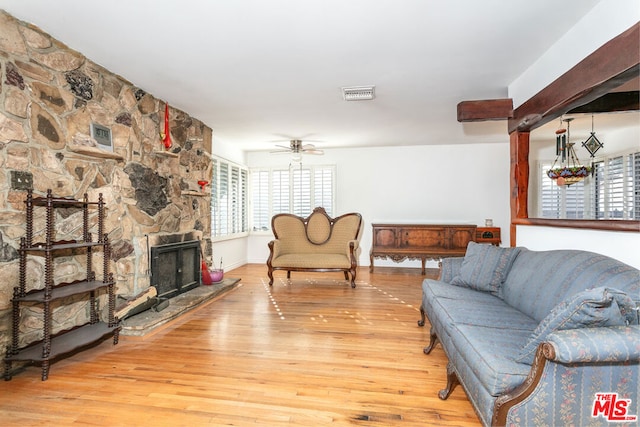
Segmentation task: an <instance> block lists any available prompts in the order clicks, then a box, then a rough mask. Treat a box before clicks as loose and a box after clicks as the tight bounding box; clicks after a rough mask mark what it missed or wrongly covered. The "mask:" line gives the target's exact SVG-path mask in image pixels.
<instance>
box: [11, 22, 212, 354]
mask: <svg viewBox="0 0 640 427" xmlns="http://www.w3.org/2000/svg"><path fill="white" fill-rule="evenodd" d="M114 48H117V47H114ZM139 83H140V84H141V86H135V85H134V84H132V83H130V82H128V81H126V80H124V79H123V78H122V77H120V76H118V75H116V74H114V73H112V72H110V71H109V70H106V69H104V68H103V67H101V66H100V65H98V64H96V63H94V62H92V61H91V60H90V59H88V58H86V57H84V56H83V55H82V54H80V53H78V52H76V51H74V50H72V49H70V48H68V47H67V46H65V45H64V44H62V43H61V42H59V41H57V40H55V39H53V38H52V37H51V36H49V35H48V34H46V33H44V32H43V31H42V30H40V29H39V28H37V27H34V26H32V25H30V24H26V23H24V22H21V21H18V20H16V19H14V18H13V17H12V16H10V15H8V14H6V13H5V12H4V11H1V10H0V278H1V279H2V280H0V349H1V350H2V351H4V348H5V347H6V345H7V343H8V340H9V338H10V336H11V334H10V331H11V297H12V294H13V287H14V286H16V285H17V284H18V252H17V249H18V247H19V242H20V238H21V237H23V236H24V234H25V224H24V222H25V205H24V200H25V196H26V190H27V189H33V191H34V194H35V195H44V194H45V193H46V190H47V189H48V188H51V189H52V191H53V194H54V196H56V197H74V198H78V199H82V197H83V195H84V194H85V193H87V194H88V197H89V200H90V201H97V199H98V194H99V193H102V194H103V197H104V200H105V205H106V220H105V231H106V232H108V235H109V239H110V241H111V242H112V254H111V261H110V270H111V272H112V273H114V277H115V279H116V282H117V291H116V292H117V294H118V295H121V296H124V297H129V296H132V295H135V294H138V293H140V292H142V291H144V290H145V289H146V288H148V287H149V271H148V269H149V259H148V254H149V248H148V245H149V244H154V243H157V242H159V241H163V240H165V238H169V240H178V241H180V240H183V239H185V238H188V239H192V238H194V237H195V238H198V239H202V240H203V243H204V245H203V246H204V248H205V253H206V254H209V256H210V251H211V243H210V235H211V233H210V198H209V196H210V191H209V187H205V188H204V190H202V189H201V188H200V186H199V185H198V183H197V182H198V180H201V179H204V180H206V181H209V180H210V178H209V177H210V176H211V167H212V162H211V157H210V153H211V140H212V132H211V129H210V128H209V127H207V126H206V125H205V124H204V123H202V122H200V121H199V120H197V119H196V118H194V117H191V116H189V115H188V114H187V113H185V112H183V111H179V110H177V109H175V108H169V117H170V128H171V133H170V135H171V139H172V142H173V145H172V147H171V148H170V149H169V150H165V149H164V146H163V145H162V142H161V136H160V134H161V131H162V130H163V129H164V108H165V101H163V100H159V99H156V98H155V97H154V96H153V95H152V94H150V93H147V92H145V90H144V87H143V85H144V82H139ZM92 122H94V123H97V124H100V125H102V126H106V127H108V128H110V129H111V133H112V139H113V151H112V152H110V151H105V150H102V149H100V148H97V146H95V141H93V140H92V139H91V137H90V124H91V123H92ZM34 213H35V216H34V223H35V224H34V233H35V236H36V238H35V239H34V241H38V240H42V239H41V238H40V237H41V236H42V233H43V232H44V210H43V209H42V210H41V211H39V210H38V208H36V210H35V211H34ZM96 220H97V217H96V216H95V215H92V217H91V221H92V224H94V225H95V222H96ZM81 221H82V215H81V214H79V213H78V212H73V211H61V212H58V213H57V216H56V218H55V222H56V234H57V239H65V238H81V232H80V235H78V234H77V233H78V230H81V229H82V227H81ZM91 231H92V232H93V233H94V236H95V233H96V232H97V229H96V227H94V228H92V229H91ZM95 256H96V259H95V262H94V266H95V267H96V273H97V275H98V277H101V269H102V267H101V266H102V262H101V256H102V253H101V252H100V253H98V254H96V255H95ZM84 264H85V261H84V256H82V255H78V256H74V255H73V254H70V255H69V256H64V257H59V258H56V261H55V272H56V281H57V282H69V281H73V280H78V279H82V278H83V277H84V274H85V272H84ZM43 265H44V261H43V260H41V259H38V258H34V257H30V258H29V263H28V274H27V276H28V278H27V280H28V287H29V288H37V287H42V278H43V275H44V271H43ZM39 314H40V312H39V309H38V307H34V308H33V309H27V310H24V312H23V313H22V314H21V316H22V321H21V325H22V326H21V328H24V329H25V330H24V331H23V332H24V333H26V334H27V336H31V338H33V337H37V335H38V333H39V328H40V327H41V325H42V316H41V315H39ZM85 319H88V306H87V305H86V303H84V302H83V301H78V302H77V303H74V302H73V301H65V302H64V303H62V304H58V305H57V306H56V307H55V308H54V330H62V329H67V328H69V327H71V326H73V325H74V324H76V323H77V322H79V321H83V320H85Z"/></svg>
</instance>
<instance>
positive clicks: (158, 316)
mask: <svg viewBox="0 0 640 427" xmlns="http://www.w3.org/2000/svg"><path fill="white" fill-rule="evenodd" d="M239 282H240V279H234V278H225V279H223V280H222V282H220V283H216V284H213V285H210V286H204V285H203V286H199V287H197V288H195V289H192V290H190V291H187V292H185V293H183V294H180V295H177V296H176V297H174V298H171V299H170V300H168V301H169V306H168V307H167V308H165V309H164V310H161V311H154V310H153V309H152V310H147V311H144V312H142V313H140V314H137V315H135V316H132V317H129V318H127V319H125V320H124V321H123V322H122V330H121V332H120V335H128V336H138V337H140V336H145V335H147V334H149V333H151V332H153V331H155V330H157V329H158V328H159V327H161V326H163V325H165V324H167V323H168V322H170V321H172V320H174V319H177V318H178V317H179V316H182V315H184V314H186V313H188V312H189V311H191V310H194V309H196V308H198V307H199V306H201V305H203V304H205V303H207V302H209V301H211V300H212V299H214V298H215V297H218V296H220V295H222V294H224V293H226V292H229V291H231V290H233V289H235V288H236V287H237V286H238V284H239Z"/></svg>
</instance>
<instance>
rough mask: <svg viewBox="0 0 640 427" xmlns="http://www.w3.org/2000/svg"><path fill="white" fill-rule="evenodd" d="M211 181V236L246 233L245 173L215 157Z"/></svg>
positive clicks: (246, 195)
mask: <svg viewBox="0 0 640 427" xmlns="http://www.w3.org/2000/svg"><path fill="white" fill-rule="evenodd" d="M211 174H212V177H211V236H212V237H213V238H216V237H229V236H237V235H239V234H241V233H246V232H247V231H248V230H249V225H248V206H247V201H248V193H247V192H248V188H247V186H248V171H247V169H246V168H244V167H242V166H239V165H236V164H233V163H231V162H228V161H226V160H223V159H220V158H217V157H214V158H213V167H212V172H211Z"/></svg>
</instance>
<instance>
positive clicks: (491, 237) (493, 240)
mask: <svg viewBox="0 0 640 427" xmlns="http://www.w3.org/2000/svg"><path fill="white" fill-rule="evenodd" d="M500 242H501V240H500V227H478V228H477V229H476V243H490V244H492V245H496V246H500Z"/></svg>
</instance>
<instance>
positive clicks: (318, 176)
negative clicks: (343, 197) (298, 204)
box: [313, 168, 334, 216]
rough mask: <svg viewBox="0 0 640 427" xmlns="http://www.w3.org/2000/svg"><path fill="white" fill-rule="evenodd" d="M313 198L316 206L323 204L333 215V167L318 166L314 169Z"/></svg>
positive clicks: (328, 212)
mask: <svg viewBox="0 0 640 427" xmlns="http://www.w3.org/2000/svg"><path fill="white" fill-rule="evenodd" d="M313 199H314V205H315V206H322V207H323V208H324V210H325V211H326V212H327V214H328V215H329V216H333V215H334V214H333V168H318V169H316V170H315V171H314V184H313Z"/></svg>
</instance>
